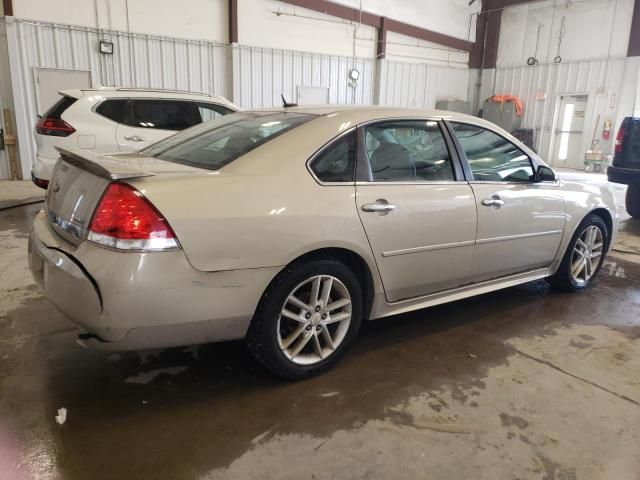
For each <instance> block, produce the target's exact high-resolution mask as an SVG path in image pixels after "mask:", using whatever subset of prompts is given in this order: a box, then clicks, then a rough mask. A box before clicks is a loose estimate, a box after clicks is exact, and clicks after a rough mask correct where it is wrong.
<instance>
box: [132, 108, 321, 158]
mask: <svg viewBox="0 0 640 480" xmlns="http://www.w3.org/2000/svg"><path fill="white" fill-rule="evenodd" d="M313 118H315V115H309V114H305V113H289V112H279V113H272V112H259V113H258V112H238V113H233V114H231V115H226V116H224V117H221V118H218V119H217V120H213V121H211V122H207V123H203V124H201V125H197V126H195V127H192V128H189V129H187V130H184V131H182V132H180V133H177V134H176V135H173V136H171V137H169V138H167V139H166V140H163V141H161V142H158V143H156V144H154V145H152V146H150V147H148V148H146V149H144V150H142V151H141V152H140V154H142V155H145V156H149V157H154V158H158V159H160V160H168V161H170V162H175V163H181V164H184V165H189V166H192V167H198V168H206V169H209V170H218V169H219V168H222V167H224V166H225V165H227V164H229V163H231V162H233V161H234V160H235V159H236V158H239V157H241V156H242V155H244V154H246V153H248V152H250V151H251V150H253V149H254V148H257V147H259V146H260V145H264V144H265V143H267V142H268V141H270V140H273V139H274V138H276V137H277V136H279V135H282V134H283V133H285V132H288V131H289V130H292V129H294V128H296V127H298V126H300V125H302V124H303V123H306V122H308V121H309V120H312V119H313Z"/></svg>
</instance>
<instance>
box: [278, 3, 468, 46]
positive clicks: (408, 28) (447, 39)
mask: <svg viewBox="0 0 640 480" xmlns="http://www.w3.org/2000/svg"><path fill="white" fill-rule="evenodd" d="M281 1H282V2H284V3H288V4H290V5H295V6H297V7H302V8H306V9H308V10H313V11H315V12H320V13H324V14H325V15H330V16H332V17H337V18H342V19H344V20H348V21H350V22H354V23H361V24H363V25H367V26H369V27H373V28H377V29H378V30H380V29H381V25H384V32H383V35H380V33H379V34H378V39H380V38H382V37H384V39H385V41H386V32H387V31H390V32H395V33H399V34H401V35H407V36H408V37H413V38H417V39H419V40H425V41H427V42H433V43H437V44H439V45H444V46H445V47H449V48H454V49H456V50H464V51H467V52H468V51H470V50H471V46H472V44H471V43H470V42H467V41H466V40H463V39H461V38H456V37H452V36H449V35H445V34H443V33H439V32H435V31H433V30H429V29H426V28H422V27H417V26H415V25H411V24H408V23H404V22H400V21H398V20H393V19H391V18H389V17H382V16H380V15H375V14H373V13H369V12H365V11H360V10H359V9H357V8H351V7H347V6H346V5H340V4H338V3H333V2H329V1H327V0H281ZM383 19H384V20H383ZM379 41H380V40H379ZM380 48H381V47H380V45H379V44H378V52H379V51H380Z"/></svg>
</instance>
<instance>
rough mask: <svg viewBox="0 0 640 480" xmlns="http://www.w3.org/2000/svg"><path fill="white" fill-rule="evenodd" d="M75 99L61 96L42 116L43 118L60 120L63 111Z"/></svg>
mask: <svg viewBox="0 0 640 480" xmlns="http://www.w3.org/2000/svg"><path fill="white" fill-rule="evenodd" d="M76 100H77V99H75V98H73V97H67V96H66V95H63V96H62V97H60V99H59V100H58V101H57V102H56V103H54V104H53V105H52V106H51V108H49V110H47V111H46V112H45V114H44V118H60V116H61V115H62V114H63V113H64V111H65V110H66V109H67V108H69V107H70V106H71V105H73V104H74V103H75V101H76Z"/></svg>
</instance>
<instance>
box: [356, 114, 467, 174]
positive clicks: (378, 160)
mask: <svg viewBox="0 0 640 480" xmlns="http://www.w3.org/2000/svg"><path fill="white" fill-rule="evenodd" d="M364 138H365V145H366V149H367V157H368V159H369V165H370V166H371V178H372V180H373V181H374V182H398V181H401V182H439V181H452V180H455V176H454V172H453V164H452V160H451V156H450V155H449V150H448V148H447V144H446V142H445V139H444V136H443V134H442V131H441V130H440V126H439V125H438V122H436V121H430V120H429V121H413V120H412V121H389V122H380V123H375V124H373V125H368V126H366V127H365V128H364Z"/></svg>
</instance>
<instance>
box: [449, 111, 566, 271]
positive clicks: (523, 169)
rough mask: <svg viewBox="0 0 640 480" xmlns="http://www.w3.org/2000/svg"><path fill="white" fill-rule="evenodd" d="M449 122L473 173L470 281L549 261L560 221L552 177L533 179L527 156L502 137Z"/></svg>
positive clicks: (560, 200)
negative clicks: (473, 240)
mask: <svg viewBox="0 0 640 480" xmlns="http://www.w3.org/2000/svg"><path fill="white" fill-rule="evenodd" d="M451 126H452V127H453V130H454V132H455V135H456V137H457V138H458V141H459V142H460V145H461V147H462V150H463V151H464V153H465V155H466V158H467V161H468V162H469V166H470V169H471V172H472V174H473V180H472V181H471V182H470V183H471V187H472V188H473V192H474V194H475V198H476V203H477V209H478V230H477V234H476V245H475V249H474V252H473V264H472V267H471V277H470V280H471V281H473V282H481V281H484V280H489V279H493V278H498V277H503V276H506V275H510V274H516V273H521V272H525V271H528V270H534V269H536V268H543V267H547V266H549V265H550V264H551V262H552V261H553V260H554V258H555V256H556V253H557V252H558V248H559V246H560V241H561V240H562V234H563V232H564V224H565V202H564V199H563V197H562V194H561V192H560V191H559V190H558V188H559V187H558V185H557V184H556V182H554V181H543V182H534V178H533V177H534V170H533V164H532V162H531V159H530V158H529V157H528V156H527V155H526V154H525V153H524V152H522V150H520V149H519V148H518V147H517V146H516V145H514V144H512V143H511V142H509V141H508V140H506V139H505V138H503V137H502V136H500V135H498V134H496V133H494V132H491V131H490V130H486V129H484V128H481V127H478V126H475V125H467V124H462V123H453V122H452V123H451Z"/></svg>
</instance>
